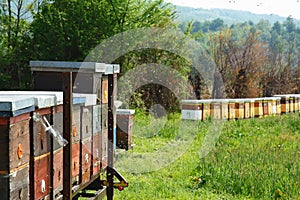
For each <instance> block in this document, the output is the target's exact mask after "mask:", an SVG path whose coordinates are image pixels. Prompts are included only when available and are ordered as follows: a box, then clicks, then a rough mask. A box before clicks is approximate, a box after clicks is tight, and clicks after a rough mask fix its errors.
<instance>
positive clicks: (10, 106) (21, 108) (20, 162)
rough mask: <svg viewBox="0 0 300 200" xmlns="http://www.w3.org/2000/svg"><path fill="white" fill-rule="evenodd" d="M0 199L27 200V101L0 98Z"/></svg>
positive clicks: (31, 105) (29, 102) (30, 104)
mask: <svg viewBox="0 0 300 200" xmlns="http://www.w3.org/2000/svg"><path fill="white" fill-rule="evenodd" d="M0 99H1V100H0V130H1V132H0V155H1V162H0V194H1V199H4V200H6V199H29V160H30V143H29V137H30V129H29V124H30V112H31V111H33V110H34V99H33V98H30V97H18V96H14V97H7V96H6V97H3V96H1V98H0Z"/></svg>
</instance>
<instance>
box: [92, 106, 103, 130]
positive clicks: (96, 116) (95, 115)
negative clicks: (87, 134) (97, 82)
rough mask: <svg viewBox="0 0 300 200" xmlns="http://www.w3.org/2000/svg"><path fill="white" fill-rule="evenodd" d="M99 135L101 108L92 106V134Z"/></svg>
mask: <svg viewBox="0 0 300 200" xmlns="http://www.w3.org/2000/svg"><path fill="white" fill-rule="evenodd" d="M99 133H101V106H100V105H96V106H93V134H99Z"/></svg>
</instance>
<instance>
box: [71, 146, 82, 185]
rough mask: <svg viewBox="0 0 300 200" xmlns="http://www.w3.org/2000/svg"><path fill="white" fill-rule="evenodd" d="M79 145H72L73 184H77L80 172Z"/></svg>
mask: <svg viewBox="0 0 300 200" xmlns="http://www.w3.org/2000/svg"><path fill="white" fill-rule="evenodd" d="M79 159H80V143H79V142H77V143H73V144H72V177H73V180H74V181H73V182H78V181H79V180H78V178H76V177H78V176H79V171H80V160H79Z"/></svg>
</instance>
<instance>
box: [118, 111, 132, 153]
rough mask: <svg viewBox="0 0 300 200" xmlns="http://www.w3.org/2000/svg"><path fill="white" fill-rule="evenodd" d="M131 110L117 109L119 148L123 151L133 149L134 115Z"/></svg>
mask: <svg viewBox="0 0 300 200" xmlns="http://www.w3.org/2000/svg"><path fill="white" fill-rule="evenodd" d="M134 113H135V111H134V110H130V109H117V146H118V147H119V148H121V149H126V150H128V149H130V148H131V147H132V127H133V115H134Z"/></svg>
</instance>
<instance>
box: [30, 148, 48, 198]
mask: <svg viewBox="0 0 300 200" xmlns="http://www.w3.org/2000/svg"><path fill="white" fill-rule="evenodd" d="M50 178H51V177H50V153H47V154H44V155H41V156H39V157H35V159H34V183H33V184H34V197H35V199H41V198H44V197H46V196H47V195H49V194H50ZM31 184H32V183H31Z"/></svg>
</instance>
